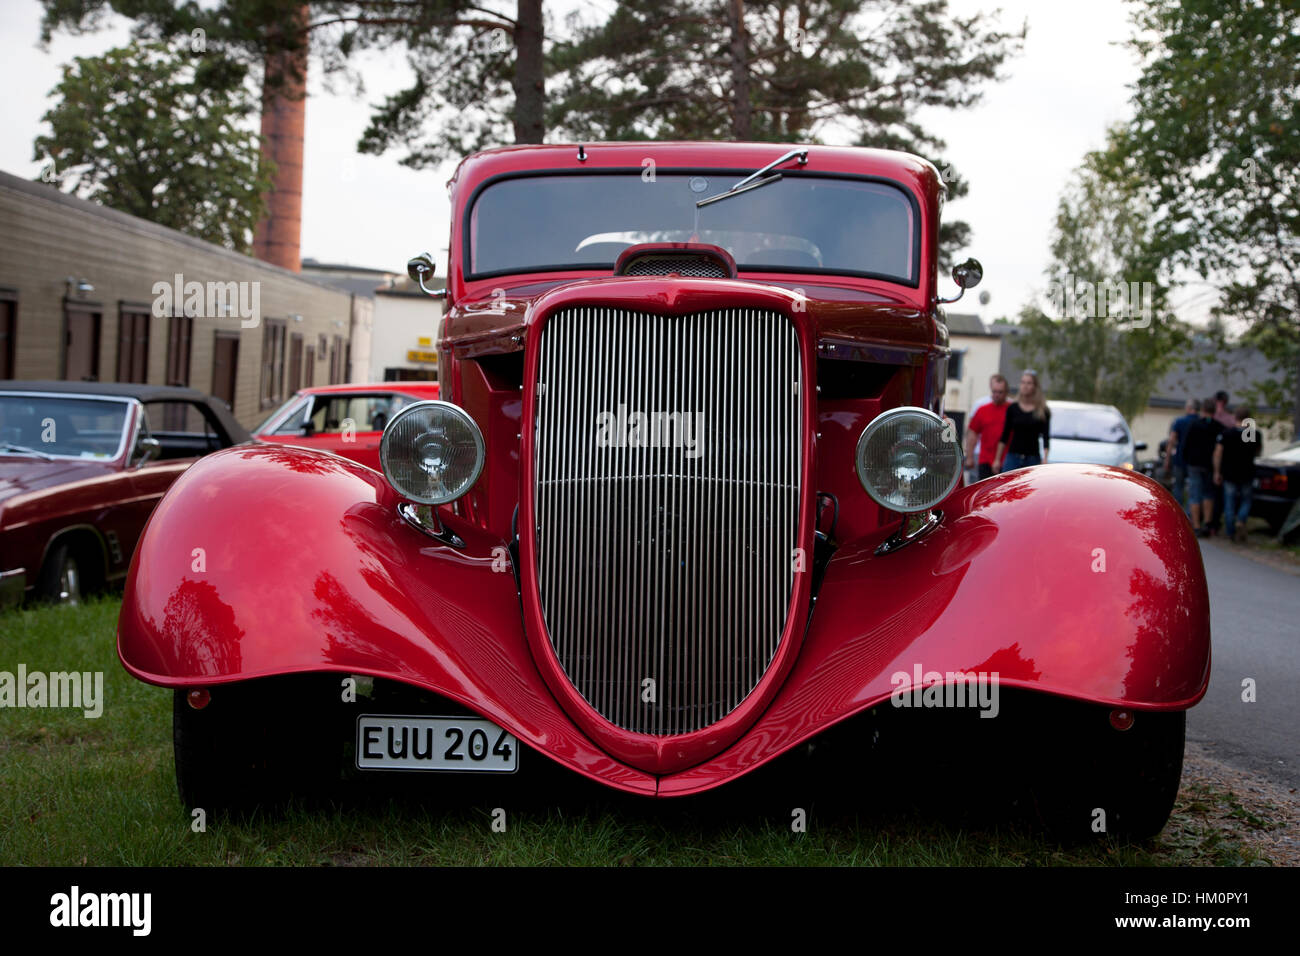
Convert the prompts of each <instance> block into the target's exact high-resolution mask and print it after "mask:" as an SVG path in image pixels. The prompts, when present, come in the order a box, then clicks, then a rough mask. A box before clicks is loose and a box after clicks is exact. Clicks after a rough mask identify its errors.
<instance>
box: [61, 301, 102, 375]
mask: <svg viewBox="0 0 1300 956" xmlns="http://www.w3.org/2000/svg"><path fill="white" fill-rule="evenodd" d="M102 319H103V312H101V311H100V307H99V305H98V304H97V303H91V302H74V301H65V302H64V303H63V378H64V379H65V380H67V381H69V382H97V381H99V333H100V324H101V322H102Z"/></svg>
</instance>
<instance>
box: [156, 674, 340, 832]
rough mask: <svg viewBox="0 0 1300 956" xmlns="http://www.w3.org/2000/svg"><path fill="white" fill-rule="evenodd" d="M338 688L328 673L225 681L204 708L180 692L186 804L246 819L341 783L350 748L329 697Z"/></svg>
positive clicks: (176, 709) (179, 768)
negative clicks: (331, 715) (344, 753)
mask: <svg viewBox="0 0 1300 956" xmlns="http://www.w3.org/2000/svg"><path fill="white" fill-rule="evenodd" d="M337 686H338V682H337V681H336V680H334V679H332V677H326V678H325V679H322V677H321V675H309V676H307V677H303V676H295V677H284V678H270V679H266V680H258V681H248V682H244V683H236V684H223V685H220V686H217V687H213V688H211V689H210V690H208V691H207V695H208V698H207V703H206V705H205V706H203V707H202V708H195V707H193V706H191V704H190V702H189V690H188V689H185V688H181V689H178V690H176V691H175V692H174V694H173V700H172V743H173V746H174V749H175V758H176V787H177V790H178V791H179V793H180V798H181V802H182V803H184V804H185V807H186V808H187V809H189V810H194V809H196V808H202V809H203V810H204V811H206V812H207V813H208V814H210V815H224V814H246V813H248V812H251V811H252V810H254V809H257V808H259V807H260V808H263V809H277V808H279V807H281V806H282V805H283V804H284V803H285V802H287V800H288V799H289V798H291V797H293V796H299V795H301V796H304V797H313V796H317V795H320V794H322V793H323V792H325V791H326V790H327V789H328V785H329V784H331V783H332V782H333V781H335V780H337V777H338V770H339V754H340V753H341V748H342V744H341V740H340V739H339V737H338V735H337V733H336V729H337V728H336V727H335V722H334V721H332V720H330V719H328V711H327V710H326V708H325V707H323V706H322V705H323V704H325V703H326V701H327V700H328V699H329V698H325V697H322V692H323V690H324V689H325V688H326V687H328V688H336V687H337ZM334 699H335V700H337V697H335V698H334Z"/></svg>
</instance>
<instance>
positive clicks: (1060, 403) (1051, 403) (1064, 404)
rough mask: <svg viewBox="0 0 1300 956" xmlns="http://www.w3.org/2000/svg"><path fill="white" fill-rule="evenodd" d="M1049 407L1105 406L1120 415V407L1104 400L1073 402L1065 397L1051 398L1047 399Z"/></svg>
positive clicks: (1109, 410)
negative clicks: (1105, 402) (1107, 403)
mask: <svg viewBox="0 0 1300 956" xmlns="http://www.w3.org/2000/svg"><path fill="white" fill-rule="evenodd" d="M1047 407H1048V408H1104V409H1105V410H1106V411H1108V412H1114V413H1115V414H1116V415H1119V413H1120V412H1119V409H1118V408H1116V407H1115V406H1114V405H1106V404H1103V403H1102V402H1071V401H1067V400H1065V399H1059V400H1055V401H1054V400H1052V399H1050V398H1049V399H1048V400H1047ZM1121 417H1123V416H1121Z"/></svg>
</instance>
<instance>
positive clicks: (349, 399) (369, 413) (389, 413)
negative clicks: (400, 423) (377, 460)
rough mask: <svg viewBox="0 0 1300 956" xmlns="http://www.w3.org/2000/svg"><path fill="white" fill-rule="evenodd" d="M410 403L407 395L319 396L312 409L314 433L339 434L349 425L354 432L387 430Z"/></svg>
mask: <svg viewBox="0 0 1300 956" xmlns="http://www.w3.org/2000/svg"><path fill="white" fill-rule="evenodd" d="M410 401H411V400H410V399H409V398H407V397H406V396H405V395H317V396H316V399H315V404H314V405H313V407H312V410H311V426H312V428H311V430H312V434H315V435H332V434H338V433H339V432H343V431H345V430H347V428H348V427H349V423H350V424H351V429H352V430H353V431H358V432H366V431H375V432H379V431H383V430H384V426H386V425H387V424H388V422H389V420H390V419H391V418H392V417H393V416H394V415H395V414H397V412H398V411H400V410H401V409H402V408H404V407H405V406H406V405H408V404H410Z"/></svg>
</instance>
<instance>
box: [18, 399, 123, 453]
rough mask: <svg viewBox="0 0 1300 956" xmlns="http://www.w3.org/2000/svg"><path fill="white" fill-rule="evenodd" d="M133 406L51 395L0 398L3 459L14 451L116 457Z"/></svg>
mask: <svg viewBox="0 0 1300 956" xmlns="http://www.w3.org/2000/svg"><path fill="white" fill-rule="evenodd" d="M128 408H130V406H129V405H128V403H126V402H121V401H110V400H100V399H93V398H63V397H58V396H46V395H0V455H2V454H20V453H21V452H15V451H14V450H13V447H10V448H9V449H8V450H7V451H6V450H5V447H4V446H5V445H8V446H14V447H17V448H29V449H32V450H34V451H36V452H39V453H41V454H45V455H58V456H63V457H67V458H115V457H116V456H117V455H118V454H120V452H121V449H122V445H123V442H125V441H126V436H125V430H126V420H127V410H128Z"/></svg>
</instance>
